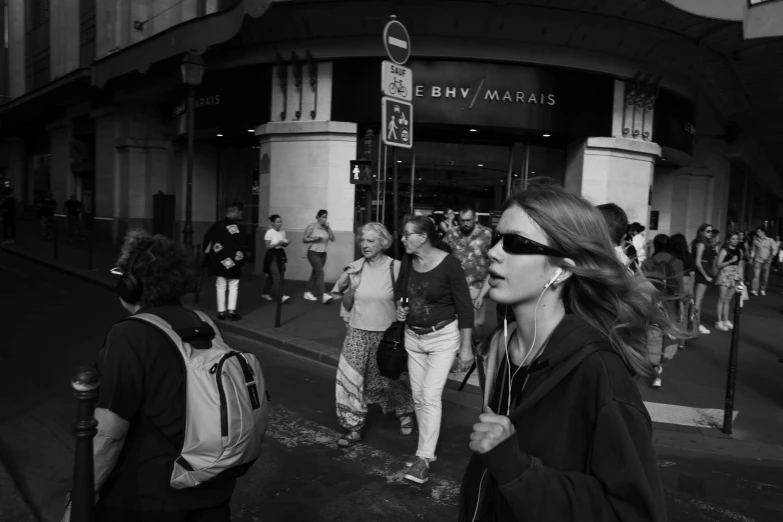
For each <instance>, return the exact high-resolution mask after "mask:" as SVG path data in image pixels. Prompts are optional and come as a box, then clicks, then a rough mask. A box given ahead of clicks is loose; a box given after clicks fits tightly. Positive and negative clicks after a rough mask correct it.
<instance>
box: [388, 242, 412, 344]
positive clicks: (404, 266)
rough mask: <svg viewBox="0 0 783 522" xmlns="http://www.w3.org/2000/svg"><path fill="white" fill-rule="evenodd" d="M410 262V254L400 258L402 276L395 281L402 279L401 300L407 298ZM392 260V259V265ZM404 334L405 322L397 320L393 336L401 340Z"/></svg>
mask: <svg viewBox="0 0 783 522" xmlns="http://www.w3.org/2000/svg"><path fill="white" fill-rule="evenodd" d="M411 263H412V258H411V256H410V255H408V254H406V255H405V257H403V258H402V263H401V266H400V270H401V271H402V272H403V274H402V277H401V278H399V279H398V280H397V281H398V282H399V281H400V280H401V281H402V300H403V301H405V300H406V299H407V298H408V280H409V279H410V270H411ZM393 264H394V262H393V261H392V265H393ZM392 278H394V272H392ZM404 334H405V323H404V322H402V321H397V332H396V335H395V338H396V339H397V341H398V342H399V341H401V340H402V336H403V335H404Z"/></svg>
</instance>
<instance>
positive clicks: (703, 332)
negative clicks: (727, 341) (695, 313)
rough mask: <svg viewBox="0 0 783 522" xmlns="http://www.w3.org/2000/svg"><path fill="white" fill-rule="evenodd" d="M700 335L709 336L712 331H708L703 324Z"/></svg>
mask: <svg viewBox="0 0 783 522" xmlns="http://www.w3.org/2000/svg"><path fill="white" fill-rule="evenodd" d="M699 333H700V334H704V335H707V334H708V333H710V331H709V330H707V328H706V327H705V326H704V325H703V324H700V325H699Z"/></svg>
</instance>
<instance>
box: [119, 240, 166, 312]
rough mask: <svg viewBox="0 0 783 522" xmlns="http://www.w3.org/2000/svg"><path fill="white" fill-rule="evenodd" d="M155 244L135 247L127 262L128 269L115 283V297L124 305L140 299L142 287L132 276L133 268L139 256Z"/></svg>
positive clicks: (142, 291) (152, 242) (153, 242)
mask: <svg viewBox="0 0 783 522" xmlns="http://www.w3.org/2000/svg"><path fill="white" fill-rule="evenodd" d="M156 242H157V241H150V243H149V245H147V246H146V247H144V248H139V247H136V248H135V250H134V251H133V254H131V256H130V259H129V260H128V269H127V270H125V272H123V274H122V277H120V280H119V281H117V286H116V287H115V290H116V291H117V295H119V296H120V298H121V299H122V300H123V301H125V302H126V303H129V304H136V303H138V302H139V300H140V299H141V294H143V293H144V286H143V285H142V284H141V281H139V280H138V279H137V278H136V276H134V275H133V267H134V265H135V264H136V260H137V259H138V258H139V256H140V255H141V254H143V253H144V252H147V251H148V250H149V249H150V248H152V246H153V245H154V244H155V243H156Z"/></svg>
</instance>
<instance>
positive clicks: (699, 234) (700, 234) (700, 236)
mask: <svg viewBox="0 0 783 522" xmlns="http://www.w3.org/2000/svg"><path fill="white" fill-rule="evenodd" d="M710 227H712V225H710V224H709V223H702V224H701V225H699V229H698V230H697V231H696V239H694V240H693V241H691V248H693V246H694V245H695V244H696V243H704V244H705V245H706V246H709V245H711V244H712V239H711V238H709V239H708V238H707V235H706V234H705V233H704V231H705V230H707V229H708V228H710Z"/></svg>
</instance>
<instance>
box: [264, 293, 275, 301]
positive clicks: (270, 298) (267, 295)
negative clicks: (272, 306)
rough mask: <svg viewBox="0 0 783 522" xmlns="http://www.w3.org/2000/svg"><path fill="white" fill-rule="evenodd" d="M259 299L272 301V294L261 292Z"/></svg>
mask: <svg viewBox="0 0 783 522" xmlns="http://www.w3.org/2000/svg"><path fill="white" fill-rule="evenodd" d="M261 299H264V300H266V301H272V300H273V299H272V296H271V295H269V294H261Z"/></svg>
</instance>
